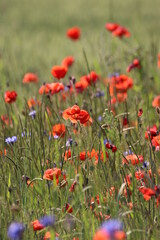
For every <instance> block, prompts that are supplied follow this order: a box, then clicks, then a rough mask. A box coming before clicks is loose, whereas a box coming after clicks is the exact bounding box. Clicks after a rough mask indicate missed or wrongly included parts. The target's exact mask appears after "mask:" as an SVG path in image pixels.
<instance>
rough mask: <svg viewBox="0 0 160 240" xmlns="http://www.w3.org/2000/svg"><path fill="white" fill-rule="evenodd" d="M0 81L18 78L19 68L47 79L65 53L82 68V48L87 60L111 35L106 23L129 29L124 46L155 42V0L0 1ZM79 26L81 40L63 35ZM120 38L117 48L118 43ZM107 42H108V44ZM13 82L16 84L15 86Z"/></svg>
mask: <svg viewBox="0 0 160 240" xmlns="http://www.w3.org/2000/svg"><path fill="white" fill-rule="evenodd" d="M0 16H1V17H0V19H1V20H0V21H1V24H0V71H1V77H0V78H1V79H0V81H1V84H2V85H3V84H6V81H9V82H10V83H11V82H12V85H13V86H15V84H17V81H18V83H21V81H22V76H23V75H24V73H25V72H28V71H33V72H37V73H38V75H39V76H40V79H41V81H42V82H43V81H48V79H51V74H50V69H51V67H52V66H53V65H56V64H60V63H61V60H62V59H63V58H64V57H65V56H67V55H74V56H75V58H76V59H77V69H78V70H77V72H78V71H80V69H82V68H84V64H85V60H84V56H83V50H85V52H86V55H87V57H88V58H89V61H90V64H92V63H94V62H96V61H99V59H100V58H101V54H105V51H107V49H109V48H110V47H111V44H112V41H117V42H118V41H120V40H119V39H113V38H112V36H111V34H110V33H108V32H107V31H106V29H105V23H106V22H117V23H119V24H121V25H122V26H125V27H126V28H128V29H129V31H130V32H131V38H130V39H129V40H128V39H127V40H126V44H128V48H133V47H136V46H137V45H139V44H142V45H143V46H144V47H146V48H147V47H148V46H149V44H150V43H151V42H156V44H157V46H158V47H159V37H160V30H159V22H160V20H159V16H160V2H159V0H152V1H151V0H134V1H133V0H99V1H97V0H87V1H85V0H76V1H75V0H64V1H57V0H45V1H44V0H32V1H27V0H12V1H10V0H5V1H2V0H1V1H0ZM72 26H79V27H80V28H81V30H82V37H81V40H80V41H78V42H72V41H71V40H69V39H67V38H66V30H67V29H68V28H70V27H72ZM124 44H125V41H122V43H121V44H120V46H119V48H121V47H122V48H123V45H124ZM112 47H113V45H112ZM16 87H17V85H16Z"/></svg>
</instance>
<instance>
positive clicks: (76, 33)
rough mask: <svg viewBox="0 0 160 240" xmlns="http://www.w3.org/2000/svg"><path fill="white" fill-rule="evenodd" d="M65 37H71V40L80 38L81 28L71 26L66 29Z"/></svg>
mask: <svg viewBox="0 0 160 240" xmlns="http://www.w3.org/2000/svg"><path fill="white" fill-rule="evenodd" d="M66 34H67V37H68V38H70V39H72V40H73V41H76V40H78V39H79V38H80V35H81V30H80V28H78V27H73V28H70V29H68V30H67V33H66Z"/></svg>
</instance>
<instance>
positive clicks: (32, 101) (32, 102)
mask: <svg viewBox="0 0 160 240" xmlns="http://www.w3.org/2000/svg"><path fill="white" fill-rule="evenodd" d="M27 104H28V107H29V108H32V107H35V106H36V105H38V106H40V105H41V102H40V101H38V100H36V99H34V98H31V99H28V101H27Z"/></svg>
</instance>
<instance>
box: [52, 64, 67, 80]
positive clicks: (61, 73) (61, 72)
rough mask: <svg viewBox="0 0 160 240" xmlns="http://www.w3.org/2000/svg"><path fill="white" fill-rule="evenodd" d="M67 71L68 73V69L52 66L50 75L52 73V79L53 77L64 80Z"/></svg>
mask: <svg viewBox="0 0 160 240" xmlns="http://www.w3.org/2000/svg"><path fill="white" fill-rule="evenodd" d="M67 71H68V69H67V68H66V67H64V66H54V67H53V68H52V69H51V73H52V75H53V77H55V78H57V79H61V78H64V77H65V75H66V73H67Z"/></svg>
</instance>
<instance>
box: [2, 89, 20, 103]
mask: <svg viewBox="0 0 160 240" xmlns="http://www.w3.org/2000/svg"><path fill="white" fill-rule="evenodd" d="M16 98H17V93H16V92H15V91H6V92H5V94H4V99H5V102H6V103H13V102H15V101H16Z"/></svg>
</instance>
